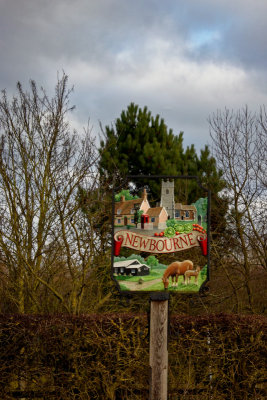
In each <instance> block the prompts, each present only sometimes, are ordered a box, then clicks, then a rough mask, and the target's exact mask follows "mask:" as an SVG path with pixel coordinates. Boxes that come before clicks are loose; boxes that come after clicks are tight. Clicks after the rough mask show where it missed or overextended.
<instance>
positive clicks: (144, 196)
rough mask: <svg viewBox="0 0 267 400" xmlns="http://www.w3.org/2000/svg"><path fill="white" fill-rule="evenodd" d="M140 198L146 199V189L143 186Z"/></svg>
mask: <svg viewBox="0 0 267 400" xmlns="http://www.w3.org/2000/svg"><path fill="white" fill-rule="evenodd" d="M142 199H143V200H147V191H146V189H145V188H144V191H143V195H142Z"/></svg>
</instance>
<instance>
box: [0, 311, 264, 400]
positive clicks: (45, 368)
mask: <svg viewBox="0 0 267 400" xmlns="http://www.w3.org/2000/svg"><path fill="white" fill-rule="evenodd" d="M266 327H267V318H266V317H264V316H245V315H244V316H240V315H239V316H238V315H226V314H219V315H205V316H199V317H192V316H185V315H173V316H170V319H169V344H168V351H169V371H168V380H169V381H168V398H169V399H173V400H175V399H186V400H189V399H216V400H220V399H227V400H231V399H233V400H238V399H242V400H246V399H255V400H256V399H257V400H258V399H259V400H260V399H265V398H266V395H267V392H266V360H267V350H266V331H267V330H266ZM148 351H149V319H148V317H147V315H146V314H138V315H136V314H109V315H82V316H67V315H53V316H52V315H50V316H44V315H3V314H2V315H0V390H1V396H2V397H1V398H3V399H15V398H24V399H46V400H47V399H57V400H58V399H64V400H65V399H79V400H84V399H103V400H104V399H105V400H109V399H110V400H121V399H122V400H123V399H125V400H126V399H127V400H135V399H142V400H145V399H148V397H149V354H148Z"/></svg>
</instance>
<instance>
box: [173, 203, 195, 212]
mask: <svg viewBox="0 0 267 400" xmlns="http://www.w3.org/2000/svg"><path fill="white" fill-rule="evenodd" d="M175 209H176V210H184V211H190V210H192V211H197V209H196V207H195V206H192V205H190V206H188V205H185V204H181V203H175Z"/></svg>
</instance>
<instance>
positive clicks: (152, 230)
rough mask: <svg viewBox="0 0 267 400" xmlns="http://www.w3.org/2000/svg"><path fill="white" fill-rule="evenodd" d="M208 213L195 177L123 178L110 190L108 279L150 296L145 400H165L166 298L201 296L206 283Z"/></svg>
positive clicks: (206, 195) (121, 287)
mask: <svg viewBox="0 0 267 400" xmlns="http://www.w3.org/2000/svg"><path fill="white" fill-rule="evenodd" d="M183 185H184V186H183ZM183 187H185V188H186V190H183ZM183 193H186V195H183ZM193 194H195V195H196V196H197V197H196V198H195V199H194V201H193V202H191V204H186V202H185V201H184V200H185V198H188V197H189V196H190V197H192V196H193ZM181 197H182V198H181ZM209 209H210V193H209V191H208V190H207V189H205V188H203V187H202V186H201V185H200V183H199V182H198V179H197V178H196V177H189V176H179V177H178V176H172V177H167V176H128V177H127V178H126V181H125V185H124V187H120V188H114V194H113V226H112V237H113V248H112V250H113V251H112V269H111V275H112V279H113V280H114V281H115V282H116V285H117V287H118V289H119V291H120V292H121V294H129V292H130V293H132V294H141V293H144V292H149V293H150V344H149V365H150V390H149V400H167V376H168V374H167V372H168V349H167V341H168V301H169V296H170V293H172V294H183V295H184V294H192V293H196V294H197V293H201V292H202V291H203V290H204V289H205V285H206V283H207V282H208V280H209V225H210V224H209V218H210V211H209ZM183 251H186V252H187V253H186V254H187V259H183V257H182V256H181V254H182V252H183ZM188 254H189V255H188Z"/></svg>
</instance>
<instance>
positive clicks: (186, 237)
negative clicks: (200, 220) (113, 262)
mask: <svg viewBox="0 0 267 400" xmlns="http://www.w3.org/2000/svg"><path fill="white" fill-rule="evenodd" d="M114 239H115V248H116V246H117V247H119V248H120V247H121V246H122V247H128V248H130V249H135V250H139V251H145V252H147V253H174V252H176V251H182V250H187V249H190V248H191V247H196V246H200V243H202V245H203V242H206V240H207V237H206V235H204V234H199V232H196V231H192V232H190V233H184V234H179V235H177V236H175V237H171V238H167V237H152V236H146V235H142V234H137V233H135V232H131V231H129V230H127V231H126V230H122V231H118V232H116V234H115V235H114ZM118 243H119V245H118ZM115 253H116V251H115ZM115 255H118V254H115Z"/></svg>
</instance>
